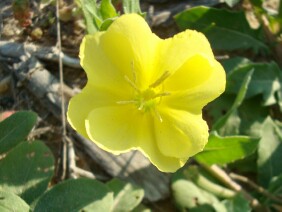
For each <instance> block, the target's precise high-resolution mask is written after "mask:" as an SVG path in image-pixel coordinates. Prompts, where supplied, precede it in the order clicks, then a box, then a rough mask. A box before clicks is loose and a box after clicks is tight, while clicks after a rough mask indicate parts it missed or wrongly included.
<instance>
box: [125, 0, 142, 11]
mask: <svg viewBox="0 0 282 212" xmlns="http://www.w3.org/2000/svg"><path fill="white" fill-rule="evenodd" d="M122 6H123V11H124V13H138V14H142V11H141V9H140V4H139V0H122Z"/></svg>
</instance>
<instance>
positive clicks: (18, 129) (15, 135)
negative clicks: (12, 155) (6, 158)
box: [0, 111, 37, 154]
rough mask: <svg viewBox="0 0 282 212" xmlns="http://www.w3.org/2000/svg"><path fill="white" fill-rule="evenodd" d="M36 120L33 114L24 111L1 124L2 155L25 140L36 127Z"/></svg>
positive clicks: (0, 141)
mask: <svg viewBox="0 0 282 212" xmlns="http://www.w3.org/2000/svg"><path fill="white" fill-rule="evenodd" d="M36 118H37V116H36V114H35V113H33V112H27V111H22V112H17V113H15V114H13V115H12V116H10V117H9V118H7V119H5V120H4V121H2V122H0V154H3V153H5V152H7V151H9V150H10V149H12V148H14V147H15V146H17V145H18V144H19V143H20V142H22V141H23V140H25V139H26V137H27V136H28V134H29V132H30V131H31V129H32V128H33V126H34V125H35V123H36Z"/></svg>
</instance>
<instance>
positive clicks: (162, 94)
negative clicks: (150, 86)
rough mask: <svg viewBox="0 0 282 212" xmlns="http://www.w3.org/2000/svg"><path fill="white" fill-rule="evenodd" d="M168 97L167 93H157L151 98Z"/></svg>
mask: <svg viewBox="0 0 282 212" xmlns="http://www.w3.org/2000/svg"><path fill="white" fill-rule="evenodd" d="M169 95H170V93H169V92H164V93H158V94H155V95H154V97H153V98H157V97H162V96H169Z"/></svg>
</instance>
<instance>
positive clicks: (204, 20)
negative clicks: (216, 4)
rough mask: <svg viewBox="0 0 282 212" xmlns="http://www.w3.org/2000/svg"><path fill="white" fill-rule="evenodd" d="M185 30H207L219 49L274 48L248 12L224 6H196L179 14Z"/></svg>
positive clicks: (179, 21)
mask: <svg viewBox="0 0 282 212" xmlns="http://www.w3.org/2000/svg"><path fill="white" fill-rule="evenodd" d="M175 20H176V23H177V25H178V26H179V27H180V29H181V30H185V29H195V30H197V31H201V32H203V33H204V34H205V35H206V36H207V38H208V40H209V41H210V42H211V46H212V48H213V49H215V50H224V51H234V50H246V49H252V50H253V52H255V53H257V52H259V51H260V52H262V53H265V52H270V50H269V48H268V46H266V45H265V44H264V43H263V42H262V41H261V40H260V38H261V37H262V34H263V33H262V31H261V30H260V29H258V30H253V29H251V27H250V25H249V23H248V21H247V19H246V17H245V14H244V12H242V11H241V12H233V11H232V12H231V11H228V10H224V9H216V8H208V7H203V6H199V7H193V8H191V9H188V10H186V11H184V12H182V13H180V14H177V15H176V16H175Z"/></svg>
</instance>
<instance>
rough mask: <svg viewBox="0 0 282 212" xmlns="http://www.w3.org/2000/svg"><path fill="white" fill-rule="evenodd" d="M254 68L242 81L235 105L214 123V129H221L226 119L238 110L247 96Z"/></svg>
mask: <svg viewBox="0 0 282 212" xmlns="http://www.w3.org/2000/svg"><path fill="white" fill-rule="evenodd" d="M253 72H254V71H253V70H250V71H249V72H248V74H247V75H246V76H245V77H244V80H243V82H242V85H241V87H240V90H239V92H238V95H237V97H236V99H235V101H234V103H233V105H232V106H231V108H230V110H228V112H227V113H226V114H225V115H224V116H222V117H221V118H220V119H219V120H218V121H217V122H216V123H215V124H214V125H213V130H218V129H220V128H221V127H223V126H224V124H225V123H226V121H227V120H228V118H229V117H230V116H231V115H232V114H234V113H235V112H236V110H237V108H238V107H239V106H240V105H241V104H242V102H243V100H244V98H245V96H246V93H247V90H248V86H249V83H250V81H251V78H252V74H253Z"/></svg>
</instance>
